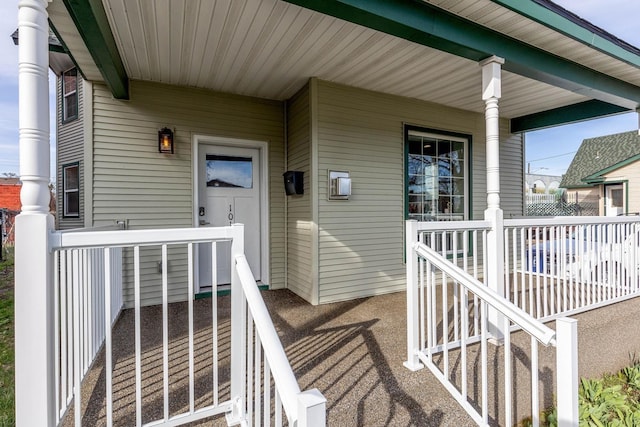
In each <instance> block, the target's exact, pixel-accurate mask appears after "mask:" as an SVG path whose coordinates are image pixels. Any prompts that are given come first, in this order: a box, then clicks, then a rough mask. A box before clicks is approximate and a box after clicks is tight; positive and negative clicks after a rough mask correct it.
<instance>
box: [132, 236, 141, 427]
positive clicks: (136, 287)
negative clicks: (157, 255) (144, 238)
mask: <svg viewBox="0 0 640 427" xmlns="http://www.w3.org/2000/svg"><path fill="white" fill-rule="evenodd" d="M133 292H134V299H135V301H134V310H135V311H134V317H135V321H134V324H135V341H136V342H135V353H136V362H135V363H136V426H137V427H140V426H142V344H141V333H140V328H141V324H140V305H141V304H140V246H137V245H136V246H134V247H133Z"/></svg>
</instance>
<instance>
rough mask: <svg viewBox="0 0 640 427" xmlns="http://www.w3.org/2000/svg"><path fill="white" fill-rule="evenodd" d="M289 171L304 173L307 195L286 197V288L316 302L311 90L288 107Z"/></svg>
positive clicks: (304, 91)
mask: <svg viewBox="0 0 640 427" xmlns="http://www.w3.org/2000/svg"><path fill="white" fill-rule="evenodd" d="M287 147H288V149H287V169H288V170H293V171H302V172H304V175H303V176H304V194H303V195H296V196H288V197H287V287H288V288H289V289H290V290H291V291H292V292H294V293H296V294H298V295H300V296H301V297H302V298H304V299H305V300H307V301H313V299H314V290H313V286H314V278H313V268H312V265H313V251H312V233H313V231H314V229H315V227H314V226H313V218H312V212H311V205H312V204H311V197H312V193H311V191H310V189H311V183H312V182H313V179H312V175H311V125H310V105H309V86H308V85H305V86H304V88H302V89H301V90H300V91H299V92H298V93H297V94H296V95H295V96H293V97H292V98H291V99H290V100H289V101H288V103H287Z"/></svg>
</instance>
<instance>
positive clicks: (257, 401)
mask: <svg viewBox="0 0 640 427" xmlns="http://www.w3.org/2000/svg"><path fill="white" fill-rule="evenodd" d="M255 339H256V345H255V355H254V358H253V362H254V369H253V370H254V372H255V375H254V377H255V383H254V393H253V406H254V408H255V414H254V419H255V426H256V427H260V420H261V418H262V416H261V413H260V410H261V409H262V408H261V406H262V405H261V404H262V402H261V398H262V396H261V395H260V390H261V388H262V383H261V379H262V373H261V372H260V371H261V370H260V365H261V361H262V354H261V349H262V345H261V343H260V336H259V335H258V332H257V331H256V338H255ZM265 387H266V385H265Z"/></svg>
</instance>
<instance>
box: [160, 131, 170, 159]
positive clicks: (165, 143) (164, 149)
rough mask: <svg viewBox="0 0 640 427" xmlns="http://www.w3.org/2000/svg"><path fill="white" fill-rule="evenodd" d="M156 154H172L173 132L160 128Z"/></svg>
mask: <svg viewBox="0 0 640 427" xmlns="http://www.w3.org/2000/svg"><path fill="white" fill-rule="evenodd" d="M158 152H160V153H162V154H173V131H172V130H171V129H169V128H162V129H160V130H159V131H158Z"/></svg>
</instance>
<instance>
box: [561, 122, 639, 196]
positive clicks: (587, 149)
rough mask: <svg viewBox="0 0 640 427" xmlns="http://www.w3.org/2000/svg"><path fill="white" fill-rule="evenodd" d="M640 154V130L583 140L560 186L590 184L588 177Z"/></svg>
mask: <svg viewBox="0 0 640 427" xmlns="http://www.w3.org/2000/svg"><path fill="white" fill-rule="evenodd" d="M635 156H640V136H639V135H638V131H637V130H634V131H629V132H623V133H617V134H614V135H607V136H599V137H596V138H587V139H585V140H584V141H582V144H581V145H580V148H579V149H578V152H577V153H576V155H575V157H574V158H573V160H572V161H571V164H570V165H569V168H568V169H567V173H566V174H564V176H563V177H562V182H561V183H560V187H562V188H572V187H588V186H590V185H593V184H590V183H588V182H587V181H585V179H586V178H587V177H590V176H593V175H597V174H598V173H602V172H603V171H606V170H608V169H612V168H616V167H617V166H622V165H624V164H626V162H627V161H633V160H634V157H635Z"/></svg>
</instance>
